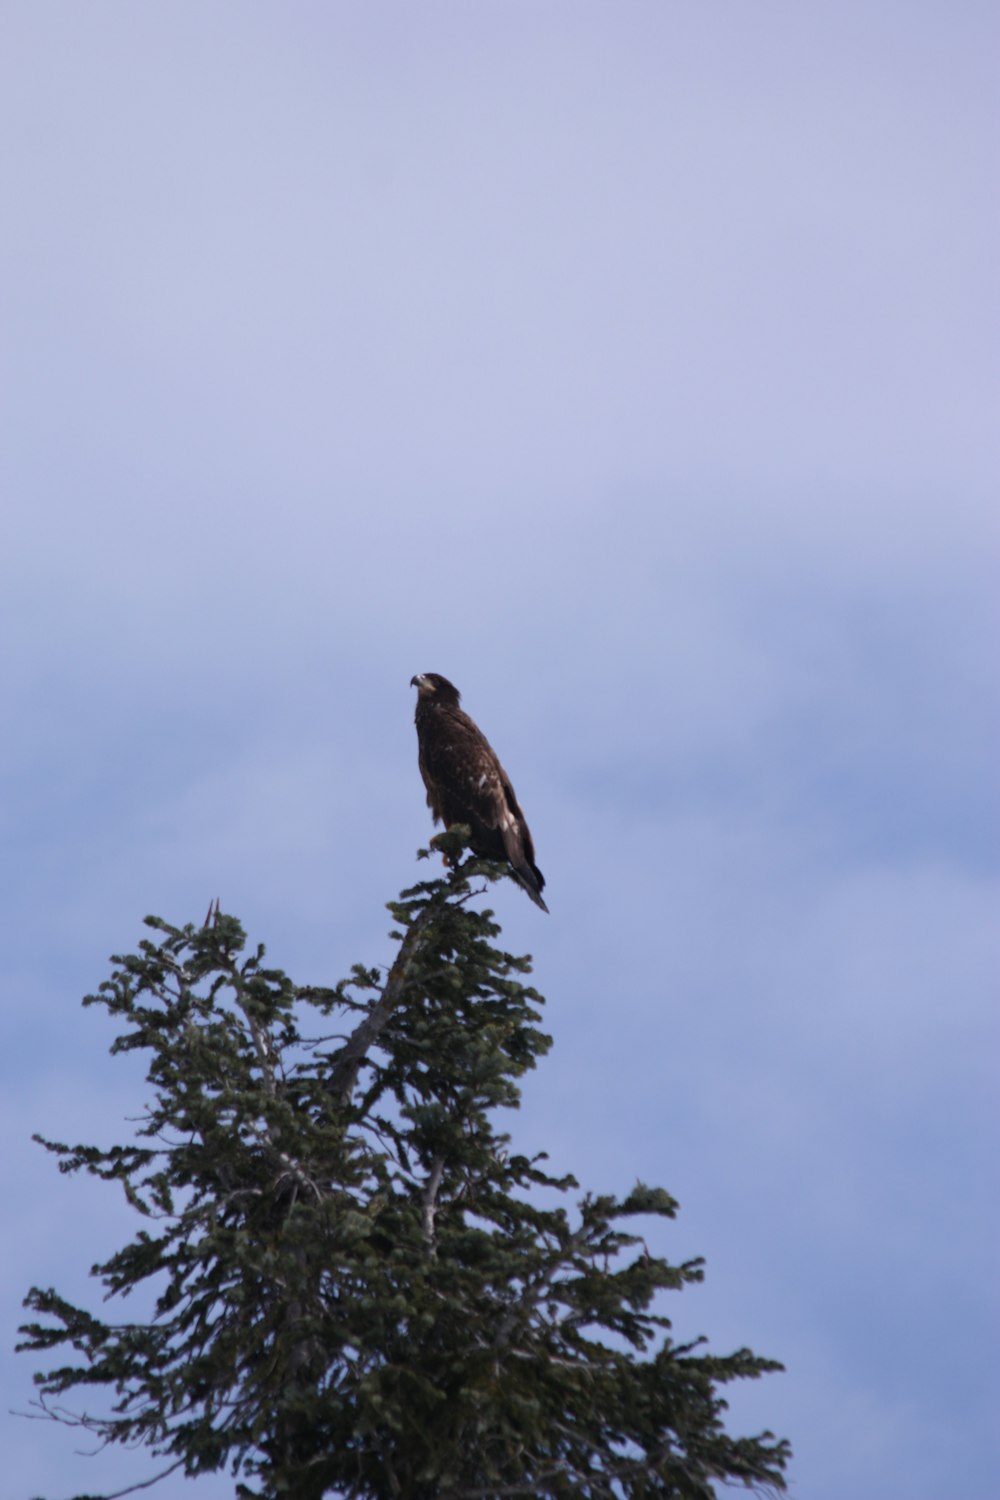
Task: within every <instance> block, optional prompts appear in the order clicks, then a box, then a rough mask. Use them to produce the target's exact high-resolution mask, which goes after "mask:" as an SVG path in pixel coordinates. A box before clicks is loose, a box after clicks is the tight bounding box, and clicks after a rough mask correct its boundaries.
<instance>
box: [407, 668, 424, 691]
mask: <svg viewBox="0 0 1000 1500" xmlns="http://www.w3.org/2000/svg"><path fill="white" fill-rule="evenodd" d="M426 686H427V678H426V677H425V676H424V674H423V672H418V673H417V675H416V677H411V678H410V687H415V688H416V689H417V691H418V692H419V691H420V689H421V688H422V687H426Z"/></svg>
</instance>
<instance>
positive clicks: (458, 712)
mask: <svg viewBox="0 0 1000 1500" xmlns="http://www.w3.org/2000/svg"><path fill="white" fill-rule="evenodd" d="M410 686H411V687H415V688H416V690H417V713H416V721H417V742H418V744H419V746H420V774H421V776H422V777H423V778H424V786H425V787H426V788H427V806H428V807H429V808H430V810H431V812H432V813H433V814H434V821H435V823H443V824H444V825H445V827H446V828H450V827H451V825H452V824H453V823H466V824H468V826H469V828H471V830H472V839H471V846H472V849H473V850H474V852H475V853H476V854H480V855H482V856H483V858H484V859H496V860H507V862H508V863H509V865H510V868H511V874H512V875H513V876H514V879H515V880H516V881H517V883H518V885H522V886H523V887H524V889H525V890H526V891H527V893H528V895H529V896H530V897H531V899H532V901H534V903H535V905H536V906H540V907H541V908H542V911H548V907H547V906H546V905H545V902H544V901H543V900H542V890H543V888H544V885H545V877H544V875H543V874H542V872H541V870H540V869H539V868H538V866H537V865H536V864H535V848H534V845H533V844H532V842H531V832H530V830H529V828H528V824H527V822H526V821H525V817H524V813H523V812H522V811H521V807H520V804H519V802H518V800H517V797H516V795H515V793H514V788H513V787H512V786H511V784H510V777H509V776H508V775H507V772H506V771H505V770H504V768H503V766H502V765H501V764H500V762H499V760H498V759H497V755H496V752H495V750H494V749H493V747H492V746H491V744H490V742H489V741H488V740H487V738H486V736H485V735H484V734H483V732H482V730H481V729H480V728H479V727H478V725H476V724H475V723H473V721H472V720H471V719H470V718H469V715H468V714H467V713H465V712H464V711H463V709H461V708H460V707H459V703H460V696H461V695H460V694H459V691H458V688H456V687H455V686H454V685H453V684H452V683H450V682H449V681H448V679H447V677H442V676H441V675H440V673H439V672H421V673H419V674H418V675H417V676H416V677H411V678H410Z"/></svg>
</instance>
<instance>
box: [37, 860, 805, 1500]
mask: <svg viewBox="0 0 1000 1500" xmlns="http://www.w3.org/2000/svg"><path fill="white" fill-rule="evenodd" d="M435 844H436V845H437V847H439V848H440V847H441V846H442V845H443V846H444V847H445V849H446V851H447V852H449V853H450V854H451V856H452V858H453V860H454V863H453V866H452V868H451V870H450V872H449V873H448V874H446V875H445V876H444V877H442V878H440V879H428V880H424V881H421V882H420V883H419V884H418V885H415V886H413V887H412V888H411V889H409V890H407V891H404V892H403V894H402V895H401V896H400V898H399V900H398V901H395V902H392V903H390V908H389V909H390V911H391V912H392V915H393V918H394V921H395V923H396V929H397V930H396V931H395V932H394V933H393V934H392V936H393V938H394V940H395V941H396V942H397V943H398V947H397V949H396V953H395V958H394V961H393V962H392V964H391V966H390V967H389V969H388V970H387V971H385V972H383V971H380V970H376V969H367V968H363V967H360V966H359V967H356V968H355V969H354V971H353V973H352V975H351V977H350V978H349V979H348V980H345V981H344V982H342V983H341V984H339V985H337V987H336V988H335V989H329V990H324V989H317V988H314V987H298V986H296V985H295V984H293V983H292V981H291V980H290V979H289V978H288V977H287V976H286V975H285V974H283V973H282V972H280V971H279V970H277V969H272V968H268V967H267V966H266V964H265V961H264V959H265V954H264V949H263V947H258V948H256V950H254V951H252V952H249V953H248V952H247V944H246V937H245V934H244V932H243V930H242V928H241V927H240V924H239V922H238V921H237V920H236V918H235V917H232V916H226V915H223V914H217V915H213V917H212V918H211V920H209V921H208V922H207V924H206V925H205V926H202V927H195V926H187V927H183V928H178V927H172V926H170V925H169V924H168V923H166V922H164V921H161V920H160V919H159V918H154V917H150V918H147V926H148V927H149V928H150V929H151V932H152V934H153V935H152V936H151V937H149V938H146V939H145V940H144V941H142V942H141V943H140V944H139V951H138V952H137V953H133V954H130V955H128V956H125V957H117V958H115V959H113V963H114V965H115V968H114V971H113V973H112V976H111V978H110V979H109V980H108V981H107V982H105V983H104V984H102V985H101V986H100V989H99V990H98V992H97V994H96V995H90V996H88V997H87V998H86V1000H85V1002H84V1003H85V1004H87V1005H103V1006H105V1007H106V1008H107V1009H108V1011H109V1012H110V1013H111V1014H112V1016H114V1017H115V1019H116V1021H117V1022H118V1024H119V1027H120V1030H119V1033H118V1036H117V1039H116V1041H115V1043H114V1045H113V1047H112V1051H113V1052H132V1051H140V1052H142V1053H143V1054H145V1055H146V1056H147V1057H148V1074H147V1078H148V1086H149V1097H148V1099H147V1102H146V1105H145V1112H144V1114H143V1115H142V1117H141V1119H140V1121H139V1123H138V1126H137V1129H136V1132H135V1138H134V1140H132V1141H131V1142H130V1143H128V1144H126V1145H115V1146H111V1147H109V1148H104V1147H97V1146H69V1145H64V1144H61V1143H59V1142H55V1141H48V1140H44V1141H42V1144H43V1145H44V1146H45V1147H46V1148H47V1149H48V1150H49V1151H52V1152H54V1153H55V1154H56V1156H57V1157H58V1158H59V1166H60V1170H61V1171H63V1172H77V1171H86V1172H89V1173H92V1174H93V1175H95V1176H97V1177H99V1178H102V1179H104V1180H105V1181H111V1182H117V1183H119V1184H120V1185H121V1188H122V1189H123V1190H124V1192H125V1194H126V1196H127V1199H128V1202H129V1203H130V1204H131V1206H132V1207H133V1208H134V1209H135V1210H136V1213H137V1215H138V1216H139V1218H140V1220H141V1225H140V1227H139V1229H138V1231H137V1232H136V1234H135V1237H134V1238H133V1239H132V1240H131V1241H130V1242H129V1243H128V1244H127V1245H125V1247H124V1248H123V1249H121V1250H120V1251H118V1253H117V1254H114V1255H112V1256H111V1258H110V1259H109V1260H107V1261H106V1262H104V1263H103V1264H100V1265H97V1266H95V1267H94V1268H93V1275H94V1276H95V1277H96V1278H97V1279H98V1280H99V1281H100V1283H101V1284H102V1285H103V1288H104V1291H105V1293H106V1298H105V1303H107V1301H108V1299H110V1300H111V1302H112V1304H118V1305H120V1299H121V1298H124V1297H127V1294H128V1293H130V1292H133V1291H136V1290H137V1289H140V1288H142V1289H145V1291H146V1292H147V1294H149V1297H150V1301H151V1305H152V1302H153V1301H155V1310H154V1311H153V1313H152V1314H151V1315H150V1316H149V1317H148V1319H147V1320H146V1321H136V1322H127V1321H123V1322H108V1321H105V1319H104V1317H101V1316H97V1315H95V1314H93V1313H91V1312H88V1311H85V1310H84V1309H82V1308H78V1307H75V1306H73V1305H72V1304H71V1303H70V1302H68V1301H66V1300H65V1298H63V1297H62V1296H60V1295H59V1293H58V1292H56V1291H55V1290H51V1289H49V1290H41V1289H39V1288H37V1287H36V1288H33V1289H32V1291H31V1292H30V1294H29V1295H28V1297H27V1299H26V1302H25V1305H26V1307H28V1308H29V1309H30V1311H31V1313H32V1314H34V1321H32V1322H30V1323H28V1324H27V1325H26V1326H25V1327H24V1328H23V1329H22V1333H24V1334H25V1336H26V1337H25V1342H24V1343H23V1344H22V1345H21V1346H20V1347H21V1348H24V1349H29V1350H32V1351H35V1352H38V1353H45V1354H46V1355H47V1354H48V1353H49V1351H52V1350H56V1349H63V1348H65V1347H66V1346H68V1347H69V1348H70V1350H71V1351H72V1353H71V1354H70V1355H69V1359H70V1362H69V1363H66V1364H62V1365H59V1366H57V1367H56V1368H53V1369H49V1370H47V1371H45V1372H44V1373H40V1374H38V1375H36V1377H35V1381H36V1385H37V1387H38V1388H39V1404H40V1406H41V1407H42V1409H43V1410H44V1411H45V1412H46V1413H47V1414H48V1415H50V1416H52V1417H53V1418H54V1419H55V1420H57V1421H64V1422H70V1423H72V1424H74V1425H79V1426H82V1427H84V1428H86V1429H89V1430H90V1431H91V1432H93V1433H95V1434H96V1435H97V1437H98V1438H99V1439H100V1440H101V1441H102V1442H104V1443H111V1444H122V1445H129V1446H135V1445H140V1446H146V1447H147V1448H148V1449H149V1450H150V1451H151V1452H152V1454H153V1455H155V1456H156V1458H157V1461H158V1462H159V1463H160V1464H162V1463H163V1462H164V1461H166V1464H167V1467H166V1468H165V1469H164V1470H163V1473H164V1475H166V1474H169V1473H172V1472H183V1473H184V1474H186V1475H189V1476H190V1475H199V1474H206V1473H209V1472H213V1471H217V1470H220V1469H228V1471H229V1472H230V1473H231V1474H232V1475H233V1483H234V1494H235V1496H236V1497H240V1500H249V1497H251V1496H259V1497H266V1500H321V1497H323V1496H339V1497H350V1500H500V1497H506V1496H525V1497H532V1496H551V1497H554V1500H556V1497H558V1500H564V1497H593V1500H622V1497H636V1500H639V1497H646V1496H669V1497H677V1500H709V1497H712V1496H713V1495H715V1493H716V1491H715V1488H714V1486H715V1483H716V1482H719V1481H730V1482H732V1481H741V1482H742V1483H743V1484H744V1485H746V1486H747V1487H749V1488H769V1489H774V1490H778V1489H783V1488H784V1482H783V1478H782V1471H783V1469H784V1467H785V1464H786V1461H787V1457H788V1449H787V1445H786V1444H785V1443H784V1442H783V1441H781V1442H779V1441H777V1440H775V1439H774V1437H773V1435H772V1434H771V1433H769V1432H765V1433H762V1434H760V1435H758V1436H756V1437H745V1438H734V1437H731V1436H729V1435H728V1434H727V1433H726V1431H725V1429H724V1426H723V1415H724V1412H725V1402H724V1400H723V1399H722V1398H721V1396H720V1394H719V1388H720V1387H721V1386H723V1385H724V1384H725V1383H726V1382H728V1381H730V1380H734V1379H738V1378H744V1377H756V1376H759V1375H761V1374H762V1373H764V1372H765V1371H769V1370H775V1369H780V1366H779V1365H777V1364H776V1363H775V1362H774V1361H771V1360H767V1359H761V1358H759V1357H758V1356H756V1355H754V1354H752V1353H751V1352H750V1351H749V1350H746V1349H741V1350H739V1351H737V1352H736V1353H734V1354H730V1355H726V1356H718V1355H713V1354H710V1353H708V1352H707V1351H706V1350H705V1347H704V1344H703V1343H702V1342H701V1341H699V1343H698V1344H694V1345H692V1344H688V1345H678V1344H675V1343H673V1342H672V1340H671V1336H670V1324H669V1322H668V1320H667V1319H666V1318H665V1317H664V1316H663V1315H662V1313H661V1312H659V1311H658V1310H656V1306H657V1304H658V1300H659V1299H658V1294H659V1293H661V1292H663V1291H665V1290H676V1289H678V1288H682V1287H683V1286H685V1285H686V1284H687V1283H689V1282H695V1281H699V1280H700V1279H701V1276H702V1268H701V1263H700V1262H699V1261H689V1262H687V1263H684V1264H680V1265H672V1264H669V1263H668V1262H667V1261H666V1260H664V1259H661V1258H658V1257H656V1256H652V1255H650V1254H649V1253H648V1252H647V1250H646V1248H645V1245H644V1242H643V1240H642V1238H641V1237H640V1235H639V1234H638V1233H637V1232H636V1228H635V1222H634V1221H635V1219H636V1217H637V1216H641V1215H650V1214H652V1215H661V1216H665V1217H667V1218H672V1217H673V1216H674V1213H675V1211H676V1204H675V1203H674V1201H673V1199H672V1198H670V1196H669V1195H668V1194H667V1193H665V1192H664V1191H663V1190H662V1189H659V1188H648V1187H644V1186H642V1185H637V1186H636V1187H635V1188H634V1189H633V1190H632V1191H631V1192H630V1193H629V1194H628V1195H627V1196H625V1197H624V1198H622V1199H616V1198H614V1197H609V1196H603V1195H601V1196H595V1195H585V1196H584V1197H583V1198H582V1200H581V1201H579V1202H578V1203H577V1205H576V1207H575V1209H572V1210H571V1209H569V1208H567V1207H565V1206H562V1204H561V1201H560V1198H561V1195H563V1194H566V1193H568V1192H570V1191H572V1190H574V1189H576V1188H577V1183H576V1182H575V1181H574V1179H573V1178H572V1177H562V1178H555V1177H552V1176H550V1175H549V1174H548V1173H547V1172H546V1170H545V1168H544V1165H543V1163H544V1160H545V1158H544V1156H535V1157H528V1156H524V1155H520V1154H517V1153H514V1152H512V1151H511V1149H510V1140H509V1137H508V1136H507V1135H505V1134H504V1133H502V1132H499V1131H498V1130H497V1128H496V1124H495V1122H494V1116H495V1114H496V1112H497V1111H498V1110H499V1109H502V1108H513V1107H516V1106H517V1103H518V1097H519V1091H518V1079H519V1078H520V1077H521V1075H522V1074H524V1073H525V1072H526V1071H527V1070H528V1069H530V1068H533V1067H534V1066H535V1065H536V1063H537V1061H538V1059H539V1058H540V1057H541V1056H542V1055H543V1054H544V1053H545V1052H546V1051H547V1050H548V1048H549V1045H550V1038H549V1037H548V1036H546V1035H545V1033H544V1032H543V1031H541V1030H539V1029H538V1022H539V1019H540V1009H541V1005H542V1000H541V996H540V995H538V994H537V992H536V991H535V990H534V989H532V988H531V987H530V986H529V985H527V984H526V983H525V982H524V978H523V976H524V975H525V974H526V973H527V972H528V970H529V964H528V962H527V960H525V959H523V958H515V957H512V956H511V955H510V954H509V953H505V952H503V951H502V950H501V949H500V948H498V947H496V946H494V939H495V938H497V937H498V935H499V928H498V927H497V925H496V923H495V922H494V920H493V915H492V913H491V912H490V911H484V910H477V909H476V908H475V906H474V905H473V904H472V903H471V901H470V897H471V896H472V895H473V894H475V892H474V890H473V886H472V884H470V882H475V883H476V888H477V890H481V889H482V881H483V880H485V881H487V882H488V881H491V880H495V879H498V878H500V877H501V876H502V874H503V870H502V868H501V867H500V866H497V865H493V864H489V863H485V862H483V861H481V860H478V859H475V858H472V857H467V858H465V859H464V861H463V860H462V859H461V855H462V852H463V850H462V840H461V835H460V834H459V835H456V834H454V833H449V834H447V835H444V836H442V837H441V838H439V839H437V840H435ZM421 852H422V853H425V851H421ZM345 1019H346V1021H347V1025H348V1030H347V1031H346V1032H345V1031H344V1030H343V1028H344V1023H345ZM39 1139H41V1138H40V1137H39ZM552 1204H555V1205H556V1206H551V1205H552ZM127 1305H128V1304H127V1303H126V1304H125V1306H127ZM88 1388H91V1389H94V1390H96V1391H100V1392H104V1393H107V1394H106V1395H105V1400H104V1403H103V1404H102V1405H101V1408H100V1413H99V1414H94V1413H92V1412H89V1411H86V1410H84V1411H82V1412H81V1411H77V1412H75V1413H71V1412H70V1411H68V1410H67V1409H66V1408H65V1407H64V1406H63V1404H62V1399H63V1397H64V1396H65V1395H66V1393H67V1392H75V1393H76V1395H75V1398H74V1399H75V1400H76V1401H77V1402H79V1401H80V1400H81V1399H83V1398H82V1397H81V1392H82V1393H86V1391H87V1390H88ZM84 1398H85V1394H84ZM77 1500H84V1497H77Z"/></svg>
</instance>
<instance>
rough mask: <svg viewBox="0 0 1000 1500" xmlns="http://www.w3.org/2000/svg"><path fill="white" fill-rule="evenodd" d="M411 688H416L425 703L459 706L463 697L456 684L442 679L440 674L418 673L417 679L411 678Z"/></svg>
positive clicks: (445, 678) (444, 678)
mask: <svg viewBox="0 0 1000 1500" xmlns="http://www.w3.org/2000/svg"><path fill="white" fill-rule="evenodd" d="M410 686H411V687H415V688H416V690H417V692H418V694H419V695H420V697H421V698H422V699H423V700H424V701H425V702H433V703H455V704H457V703H458V701H459V698H460V697H461V694H460V693H459V691H458V688H457V687H455V685H454V683H452V682H449V681H448V679H447V677H442V676H441V673H440V672H418V673H417V675H416V677H411V678H410Z"/></svg>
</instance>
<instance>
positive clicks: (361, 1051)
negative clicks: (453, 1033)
mask: <svg viewBox="0 0 1000 1500" xmlns="http://www.w3.org/2000/svg"><path fill="white" fill-rule="evenodd" d="M436 915H437V911H436V908H435V906H434V905H433V904H432V903H428V904H427V906H425V907H424V908H423V910H422V911H419V912H418V913H417V915H416V916H415V917H414V919H413V922H412V923H411V925H410V926H409V928H408V929H407V932H406V936H405V937H404V939H403V942H402V946H401V947H400V950H399V953H398V954H397V956H396V961H395V963H394V964H393V966H392V968H391V969H390V970H389V976H388V978H387V979H386V982H385V988H384V989H383V991H382V994H381V996H380V997H379V999H378V1001H377V1003H376V1004H375V1005H374V1006H373V1007H372V1010H371V1011H370V1013H369V1014H368V1015H367V1016H366V1017H365V1019H364V1020H363V1021H362V1022H361V1024H360V1025H359V1026H357V1027H356V1028H355V1030H354V1031H353V1032H352V1033H351V1039H350V1041H349V1042H348V1043H347V1045H346V1046H345V1047H344V1048H343V1050H342V1051H341V1052H340V1053H339V1055H338V1057H337V1060H336V1062H335V1063H334V1065H333V1067H332V1068H331V1069H330V1077H329V1079H328V1081H327V1085H326V1086H327V1090H328V1091H329V1092H330V1093H331V1094H336V1095H337V1096H338V1099H339V1101H340V1102H341V1103H343V1102H346V1100H347V1099H348V1098H349V1097H350V1094H351V1090H352V1089H353V1088H354V1084H355V1080H356V1079H357V1076H358V1071H359V1069H360V1067H361V1064H362V1063H363V1061H364V1059H365V1058H366V1056H367V1055H368V1052H369V1051H370V1050H371V1048H372V1047H373V1046H374V1045H375V1042H376V1041H377V1040H378V1038H379V1036H380V1034H381V1033H382V1032H383V1031H384V1030H385V1028H386V1026H387V1025H388V1024H389V1019H390V1017H391V1015H392V1013H393V1010H394V1009H395V1008H396V1005H397V1003H398V1001H399V999H400V997H401V995H402V993H403V991H404V989H405V988H406V985H407V982H408V980H409V978H410V971H411V970H412V968H413V964H414V961H415V959H416V957H417V955H418V954H419V952H420V948H421V945H422V939H423V936H424V932H425V931H426V929H427V927H429V926H430V923H431V921H432V920H433V918H434V917H435V916H436Z"/></svg>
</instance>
